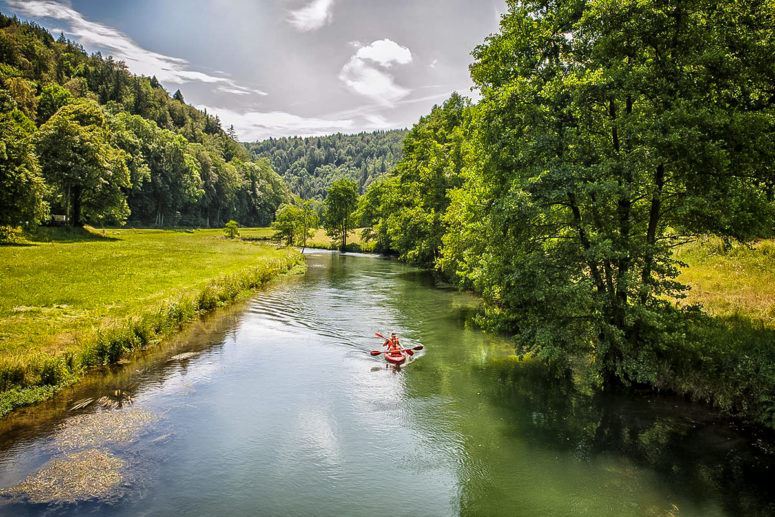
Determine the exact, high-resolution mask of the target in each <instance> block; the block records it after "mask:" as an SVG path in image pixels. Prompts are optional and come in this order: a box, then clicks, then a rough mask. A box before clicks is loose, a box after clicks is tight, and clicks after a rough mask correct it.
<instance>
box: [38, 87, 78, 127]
mask: <svg viewBox="0 0 775 517" xmlns="http://www.w3.org/2000/svg"><path fill="white" fill-rule="evenodd" d="M74 100H75V99H74V98H73V94H72V93H70V91H69V90H66V89H65V88H62V87H61V86H59V85H57V84H49V85H47V86H45V87H44V88H43V92H42V93H41V94H40V98H39V99H38V118H37V122H38V125H39V126H41V125H43V124H45V123H46V121H47V120H48V119H50V118H51V117H52V116H53V115H54V113H56V112H57V111H58V110H59V108H61V107H62V106H67V105H68V104H72V103H73V101H74Z"/></svg>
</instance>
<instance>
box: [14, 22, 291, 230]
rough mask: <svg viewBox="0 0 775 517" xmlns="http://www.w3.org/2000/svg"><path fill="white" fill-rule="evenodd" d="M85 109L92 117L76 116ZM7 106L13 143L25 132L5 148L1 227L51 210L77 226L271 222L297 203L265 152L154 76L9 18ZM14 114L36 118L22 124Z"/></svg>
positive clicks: (37, 216) (266, 223)
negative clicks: (9, 199)
mask: <svg viewBox="0 0 775 517" xmlns="http://www.w3.org/2000/svg"><path fill="white" fill-rule="evenodd" d="M74 106H76V107H74ZM86 112H89V113H91V114H90V115H89V117H87V118H90V120H83V121H81V122H79V121H78V120H76V118H74V117H75V115H74V114H75V113H81V114H82V115H83V116H86V115H85V113H86ZM97 112H99V113H97ZM14 113H15V114H14ZM0 114H2V115H3V120H4V126H3V128H4V129H3V135H2V137H3V138H4V139H5V140H6V141H7V142H8V141H10V139H11V136H10V135H11V134H12V133H13V134H17V133H14V132H18V131H22V133H23V134H24V135H25V136H22V133H18V135H17V136H15V137H13V138H14V139H15V140H14V142H12V143H9V144H8V145H6V146H5V151H6V152H10V153H11V155H13V156H15V157H16V158H17V159H16V161H10V162H8V163H7V164H4V167H5V172H4V173H3V180H2V181H3V182H4V185H5V187H6V188H5V192H7V193H11V192H14V193H16V195H15V199H16V201H18V203H17V202H16V201H15V204H13V205H12V204H10V203H4V209H5V207H9V208H8V213H9V215H8V217H4V219H3V221H4V222H3V223H0V224H18V222H20V221H21V222H24V221H28V220H29V221H32V222H36V221H40V220H43V219H45V218H46V217H47V209H48V208H49V207H50V209H51V211H52V212H53V213H55V214H62V213H65V212H69V211H73V217H72V220H71V222H73V223H80V222H92V223H98V224H118V223H122V222H124V221H127V222H131V223H132V224H140V225H158V226H175V225H187V226H216V227H217V226H221V225H223V224H224V223H225V222H226V221H228V220H229V219H237V220H239V221H240V222H241V223H242V224H249V225H268V224H269V223H270V222H271V221H272V219H273V217H274V213H275V211H276V209H277V207H278V206H279V205H280V204H282V203H284V202H288V201H290V199H291V198H290V192H289V191H288V189H287V188H286V187H285V185H284V183H283V181H282V179H281V178H280V177H279V176H278V175H277V174H276V173H275V172H274V171H273V170H272V169H271V166H270V165H269V163H268V162H267V161H266V160H255V161H254V160H251V159H250V157H249V155H248V152H247V151H246V150H245V148H244V147H243V146H242V145H240V144H239V143H238V142H236V141H235V139H234V138H233V137H234V136H236V135H235V134H233V133H232V134H231V135H229V134H227V133H226V132H225V131H224V130H223V129H222V128H221V125H220V121H219V120H218V118H217V117H216V116H212V115H210V114H208V113H207V112H202V111H199V110H197V109H195V108H193V107H191V106H188V105H186V104H185V101H184V98H183V94H182V93H181V92H180V91H179V90H178V91H177V92H176V93H175V94H174V95H172V96H170V95H169V94H168V93H167V92H166V91H165V90H164V89H163V88H162V86H161V85H160V84H159V82H158V81H157V80H156V79H155V78H153V77H150V78H149V77H140V76H135V75H132V74H131V73H130V72H129V71H128V69H127V67H126V65H125V64H124V63H122V62H120V61H115V60H114V59H112V58H111V57H107V58H105V57H103V56H102V55H101V54H99V53H97V54H93V55H91V56H89V55H87V54H86V52H84V50H83V49H82V48H81V47H80V46H78V45H77V44H75V43H72V42H69V41H67V40H66V39H64V38H60V39H59V40H57V41H54V38H53V37H51V35H50V34H49V33H48V32H47V31H46V30H45V29H43V28H41V27H39V26H37V25H36V24H34V23H28V22H21V21H19V20H18V19H16V18H10V17H6V16H3V15H2V14H0ZM12 114H13V115H12ZM18 114H23V115H24V117H25V118H26V119H28V120H29V121H32V124H31V125H30V124H27V123H23V124H22V126H23V127H24V129H23V130H22V129H21V126H19V124H20V123H21V122H19V121H20V120H21V119H20V118H19V116H18ZM9 117H10V118H9ZM11 120H14V121H16V123H15V125H14V126H13V127H12V125H11ZM38 127H39V128H40V131H39V130H38ZM38 133H40V134H38ZM33 134H34V135H33ZM81 137H84V138H85V140H82V139H81ZM58 138H61V140H59V141H58V140H57V139H58ZM33 141H34V142H35V143H36V145H35V146H34V147H32V142H33ZM57 142H59V144H57ZM68 143H70V144H73V147H71V148H69V149H68V148H66V146H67V145H68ZM22 149H24V150H23V151H22ZM36 155H37V156H36ZM22 156H23V157H24V160H22V159H21V157H22ZM9 159H10V158H9ZM38 161H39V162H40V165H41V171H40V172H42V175H43V177H44V178H45V179H44V180H43V183H41V180H40V179H39V175H38V176H36V174H37V171H38V168H37V165H36V164H37V162H38ZM22 162H24V163H22ZM125 169H128V171H129V176H128V177H127V176H126V174H125ZM98 171H101V172H99V173H98ZM36 177H38V179H37V180H36V179H34V178H36ZM47 187H50V188H47ZM23 206H24V207H27V208H23ZM82 219H83V221H82Z"/></svg>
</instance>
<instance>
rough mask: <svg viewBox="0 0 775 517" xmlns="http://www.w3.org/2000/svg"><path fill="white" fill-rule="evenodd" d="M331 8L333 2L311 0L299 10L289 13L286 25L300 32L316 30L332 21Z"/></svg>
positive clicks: (328, 0)
mask: <svg viewBox="0 0 775 517" xmlns="http://www.w3.org/2000/svg"><path fill="white" fill-rule="evenodd" d="M333 7H334V0H313V1H312V2H311V3H310V4H308V5H307V6H305V7H302V8H301V9H296V10H295V11H290V13H289V15H290V16H289V18H288V23H290V24H291V25H293V26H294V27H295V28H296V29H297V30H300V31H302V32H309V31H314V30H318V29H320V28H321V27H323V26H324V25H326V24H329V23H331V21H332V20H333V19H334V15H333V13H332V10H333Z"/></svg>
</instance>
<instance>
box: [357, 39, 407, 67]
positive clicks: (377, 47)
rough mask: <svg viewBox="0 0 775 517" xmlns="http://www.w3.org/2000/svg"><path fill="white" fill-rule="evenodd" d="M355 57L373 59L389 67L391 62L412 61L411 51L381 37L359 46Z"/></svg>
mask: <svg viewBox="0 0 775 517" xmlns="http://www.w3.org/2000/svg"><path fill="white" fill-rule="evenodd" d="M355 57H357V58H359V59H364V60H365V59H368V60H371V61H374V62H375V63H378V64H380V65H382V66H384V67H386V68H390V66H391V65H392V64H393V63H398V64H399V65H405V64H407V63H411V62H412V52H411V51H410V50H409V49H408V48H406V47H402V46H401V45H399V44H398V43H396V42H395V41H392V40H389V39H381V40H378V41H374V42H372V44H371V45H368V46H366V47H360V48H359V49H358V52H356V53H355Z"/></svg>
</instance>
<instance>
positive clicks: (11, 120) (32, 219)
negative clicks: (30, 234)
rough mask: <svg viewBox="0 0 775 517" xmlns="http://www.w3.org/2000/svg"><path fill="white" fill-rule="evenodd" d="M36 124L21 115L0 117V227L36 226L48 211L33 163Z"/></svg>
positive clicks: (11, 113) (43, 188) (41, 182)
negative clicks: (33, 138) (33, 139)
mask: <svg viewBox="0 0 775 517" xmlns="http://www.w3.org/2000/svg"><path fill="white" fill-rule="evenodd" d="M34 132H35V124H34V123H33V122H32V121H31V120H30V119H28V118H27V117H26V116H25V115H24V113H22V112H21V111H19V110H14V111H12V112H10V113H0V226H17V225H19V224H22V223H31V224H37V223H38V222H40V220H41V219H42V218H43V216H44V215H45V214H46V212H47V210H48V205H47V204H46V203H45V201H44V197H45V194H46V186H45V184H44V182H43V177H42V176H41V174H40V169H39V168H38V163H37V161H36V160H35V153H34V150H35V147H34V145H33V142H32V135H33V134H34Z"/></svg>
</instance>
